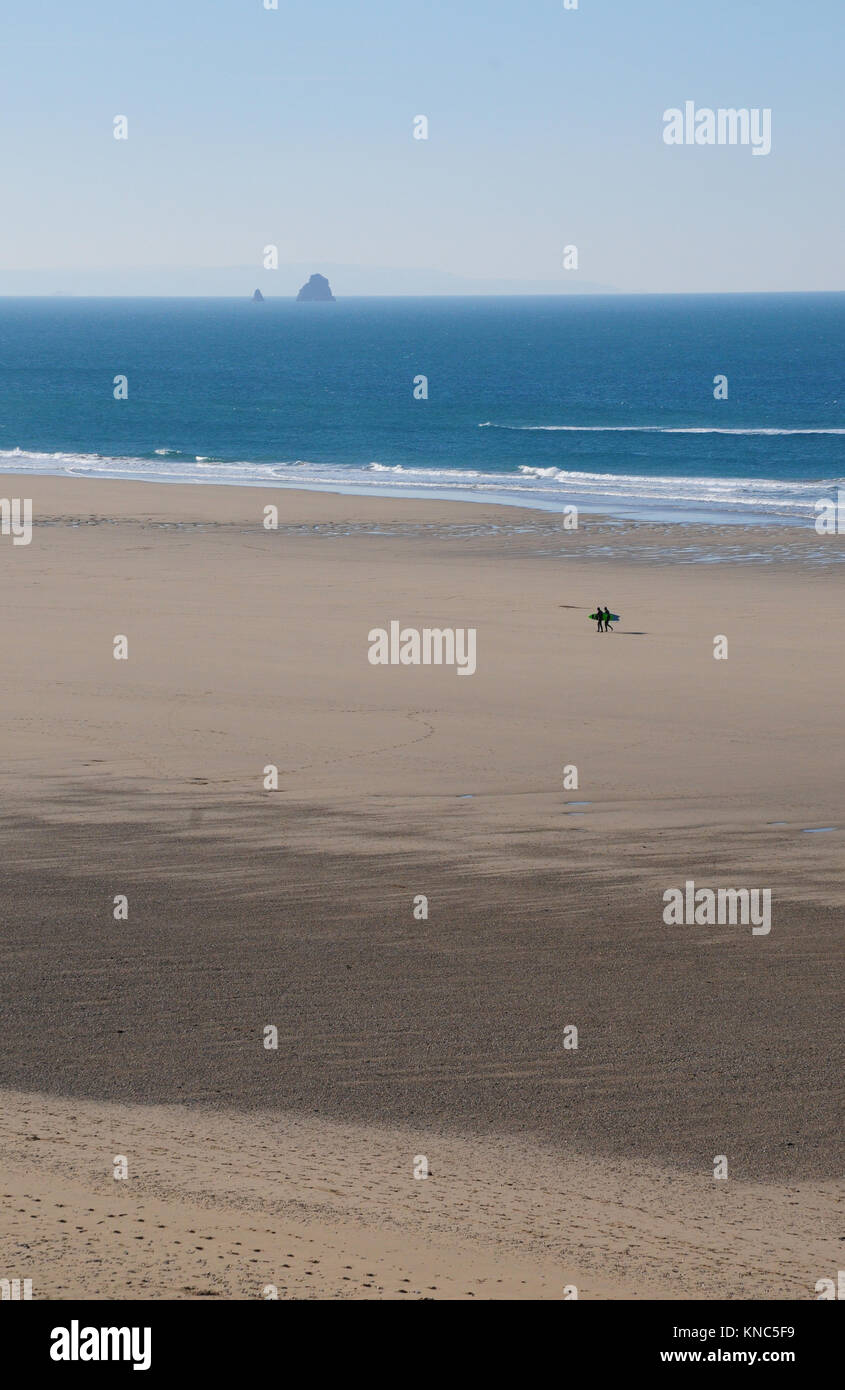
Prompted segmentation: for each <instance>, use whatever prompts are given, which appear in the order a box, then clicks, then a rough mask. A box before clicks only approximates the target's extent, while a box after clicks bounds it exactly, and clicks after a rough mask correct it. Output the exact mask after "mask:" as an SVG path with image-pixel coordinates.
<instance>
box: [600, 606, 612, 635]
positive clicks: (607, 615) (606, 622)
mask: <svg viewBox="0 0 845 1390" xmlns="http://www.w3.org/2000/svg"><path fill="white" fill-rule="evenodd" d="M599 613H601V609H599ZM604 630H605V632H612V631H613V628H612V627H611V626H610V609H609V608H605V610H604Z"/></svg>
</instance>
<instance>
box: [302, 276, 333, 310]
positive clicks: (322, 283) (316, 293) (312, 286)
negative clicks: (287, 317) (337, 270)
mask: <svg viewBox="0 0 845 1390" xmlns="http://www.w3.org/2000/svg"><path fill="white" fill-rule="evenodd" d="M296 298H297V300H298V301H300V300H301V301H305V300H322V301H323V302H324V303H329V302H330V303H332V304H334V302H335V297H334V295H333V294H332V287H331V285H330V284H329V282H328V280H327V279H326V277H325V275H312V276H311V279H310V280H309V281H308V284H307V285H303V286H302V289H301V290H300V291H299V294H298V295H297V296H296Z"/></svg>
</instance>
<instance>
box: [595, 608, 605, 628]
mask: <svg viewBox="0 0 845 1390" xmlns="http://www.w3.org/2000/svg"><path fill="white" fill-rule="evenodd" d="M596 617H597V618H598V623H599V625H598V627H597V628H596V632H604V628H603V627H602V622H603V621H604V613H603V612H602V607H601V604H600V603H597V604H596Z"/></svg>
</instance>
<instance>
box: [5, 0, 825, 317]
mask: <svg viewBox="0 0 845 1390" xmlns="http://www.w3.org/2000/svg"><path fill="white" fill-rule="evenodd" d="M266 3H272V0H132V2H130V0H71V3H67V0H39V3H38V4H37V5H33V3H32V0H3V24H2V28H3V42H2V45H0V122H2V132H3V134H2V150H3V156H2V166H0V167H2V193H3V216H2V217H1V218H0V293H3V294H13V293H43V294H52V293H56V292H63V293H70V294H74V293H76V294H79V293H87V294H92V293H108V294H115V293H116V294H120V293H126V294H134V293H140V294H143V293H175V294H179V293H187V294H198V293H199V294H201V293H209V294H215V293H224V294H240V293H251V292H252V290H253V289H254V288H255V287H256V286H260V287H261V288H262V290H263V292H264V293H265V294H270V295H273V294H284V295H286V294H291V293H295V291H296V289H297V288H298V286H299V284H301V283H302V281H303V280H304V279H307V277H308V275H309V274H310V273H311V272H312V271H320V272H322V273H325V274H328V275H329V276H330V278H331V280H332V285H333V288H334V290H335V293H336V294H338V295H342V294H344V293H347V294H379V293H396V294H399V293H442V292H450V291H451V292H453V293H467V292H474V291H477V292H497V291H500V292H508V291H521V292H526V291H530V290H532V289H533V290H538V291H541V292H555V291H571V290H579V289H580V290H585V289H586V290H589V289H590V288H600V287H605V288H609V289H615V290H621V291H624V292H634V293H642V292H671V293H675V292H712V291H746V292H747V291H762V290H842V289H843V288H845V273H843V228H844V227H845V179H843V151H845V115H844V114H843V99H842V72H843V67H845V42H844V41H843V40H845V2H844V0H795V2H794V3H793V2H792V0H709V3H695V0H643V2H642V3H638V0H578V8H577V10H571V9H565V8H564V3H563V0H512V3H505V0H417V3H410V2H409V0H347V3H341V0H298V3H293V0H278V8H277V9H275V10H273V9H267V8H265V4H266ZM570 3H571V0H570ZM686 101H692V102H694V103H695V105H696V107H697V108H702V107H710V108H712V109H716V108H718V107H737V108H738V107H746V108H749V109H750V108H754V107H757V108H761V109H762V108H769V109H770V110H771V113H772V115H771V121H772V149H771V153H770V154H768V155H765V156H755V155H754V154H753V153H752V151H751V149H750V148H749V147H748V146H745V147H743V146H724V145H723V146H703V147H699V146H687V145H682V146H669V145H667V144H665V143H664V140H663V129H664V122H663V113H664V111H666V110H667V109H669V108H673V107H678V108H682V107H683V106H684V103H685V102H686ZM118 115H123V116H125V117H126V118H127V122H128V139H126V140H115V138H114V119H115V117H116V116H118ZM419 115H424V116H425V117H426V118H427V120H428V139H427V140H417V139H414V138H413V129H414V119H415V117H417V116H419ZM268 245H275V246H277V247H278V258H279V268H278V270H275V271H274V270H265V269H264V266H263V255H264V248H265V246H268ZM565 246H576V247H577V248H578V269H577V270H572V269H570V270H566V269H564V267H563V250H564V247H565Z"/></svg>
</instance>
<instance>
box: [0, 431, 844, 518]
mask: <svg viewBox="0 0 845 1390" xmlns="http://www.w3.org/2000/svg"><path fill="white" fill-rule="evenodd" d="M716 432H717V433H718V432H719V431H716ZM799 433H800V431H799ZM810 433H813V431H810ZM843 433H845V431H844V432H843ZM67 452H68V451H65V452H64V453H63V455H62V456H66V454H67ZM168 452H170V451H167V450H163V451H162V453H168ZM26 453H27V451H21V450H19V449H18V450H14V451H0V457H6V458H10V457H12V456H14V455H17V454H22V455H24V456H26ZM33 456H35V457H40V456H41V455H39V454H37V453H36V454H34V455H33ZM71 456H72V455H71ZM78 457H79V462H78V463H76V464H69V465H68V466H67V467H66V468H64V469H62V470H60V471H59V470H54V469H44V470H39V469H33V470H26V471H24V472H23V473H21V472H19V471H17V470H16V469H15V467H14V466H13V465H11V464H10V466H9V467H5V466H0V476H6V477H11V478H45V479H47V478H50V479H55V480H57V481H74V482H92V483H99V482H125V483H135V484H143V485H145V486H150V485H152V486H157V485H162V486H166V487H192V488H206V487H225V488H230V487H233V488H248V489H253V490H254V489H256V488H266V489H268V490H269V491H272V492H276V493H285V492H300V491H301V492H313V493H318V494H321V495H322V494H328V495H336V496H341V497H344V496H346V497H361V498H367V497H371V498H374V499H376V500H379V499H384V500H396V501H428V502H434V503H455V504H459V505H462V506H463V505H472V506H487V507H490V506H493V507H506V508H508V509H516V510H517V511H534V512H539V513H542V514H552V515H555V514H557V515H562V514H563V513H564V512H565V510H566V508H567V507H573V506H574V507H576V508H577V509H578V512H579V515H583V516H584V517H585V518H588V519H593V520H596V519H600V520H614V521H616V522H617V523H619V524H625V523H627V524H630V525H637V524H641V525H646V526H649V525H654V526H666V525H670V526H719V527H725V526H729V527H737V528H745V527H751V528H760V527H763V528H765V527H772V528H784V529H788V530H792V529H807V530H809V529H811V528H812V526H813V520H814V519H813V518H812V517H811V516H810V515H809V513H808V514H807V515H806V516H801V515H794V514H793V515H790V514H788V513H781V512H778V511H766V510H763V509H759V508H758V510H757V511H756V512H755V511H754V510H753V509H752V508H753V506H754V504H747V507H748V510H747V511H746V513H745V514H743V512H742V504H741V503H739V502H733V503H729V504H725V503H719V502H715V501H712V500H710V501H707V500H704V499H702V498H695V497H691V498H689V499H686V500H683V499H682V498H680V497H679V498H673V499H671V500H669V499H668V498H667V496H666V495H665V494H664V495H659V494H658V495H657V496H656V497H654V498H651V499H649V498H648V497H646V496H641V495H635V496H633V497H631V498H626V497H625V495H624V493H623V494H618V495H607V494H606V493H602V492H601V491H600V490H597V491H596V492H591V491H590V490H589V489H586V490H584V489H583V486H582V490H581V491H579V490H578V489H577V488H576V487H575V486H572V485H571V486H570V488H569V489H568V490H567V492H566V493H560V494H556V495H554V496H551V495H550V494H549V493H544V492H543V491H542V490H541V489H537V490H536V491H534V490H533V489H525V490H524V492H523V494H522V495H520V493H519V491H518V489H517V481H518V475H513V474H502V475H501V476H499V475H495V474H490V475H485V476H486V477H487V478H488V481H486V482H484V483H483V484H476V487H475V488H473V486H472V485H471V484H469V482H468V480H469V479H470V478H472V477H478V476H480V475H479V474H478V473H477V472H474V471H472V470H470V471H468V473H467V475H466V476H467V486H461V485H460V483H459V482H458V481H457V476H459V474H458V470H446V472H454V473H455V474H456V481H455V483H454V485H451V486H447V485H446V484H443V483H427V484H423V483H421V482H417V483H414V482H413V481H403V482H396V483H388V481H387V480H386V478H383V480H382V481H381V482H379V483H374V482H371V481H370V480H369V477H367V478H366V480H365V479H364V478H362V477H361V476H360V475H361V474H369V473H370V470H371V469H373V468H375V467H376V465H374V464H370V465H368V466H367V467H366V468H357V469H353V468H350V469H349V470H348V471H349V475H350V477H351V478H352V479H353V481H349V482H347V481H345V479H344V477H340V478H326V479H317V480H314V481H308V480H307V478H306V477H292V478H287V477H282V476H280V474H279V472H278V470H279V469H291V470H295V469H296V468H298V467H300V466H301V467H304V468H307V467H317V468H324V469H326V470H329V471H330V469H331V466H330V465H327V464H319V465H309V464H305V463H303V464H301V465H300V464H285V463H274V464H269V463H258V464H244V463H238V462H234V463H223V462H215V463H212V462H211V461H208V460H205V461H203V462H202V463H201V464H200V466H203V464H204V466H205V467H206V468H210V467H215V468H219V469H221V470H222V469H225V468H232V469H243V468H245V467H252V468H256V469H266V470H268V475H267V476H266V477H263V478H262V477H257V478H243V477H240V476H236V477H231V478H226V477H215V478H213V479H210V478H205V477H203V476H197V477H190V476H184V475H183V476H171V475H166V474H162V473H160V472H156V471H155V469H154V467H152V466H151V467H150V469H149V470H148V473H147V475H146V476H145V474H144V470H143V468H141V469H135V470H134V471H133V472H132V473H131V474H122V472H121V468H120V462H121V460H120V459H117V458H116V459H114V460H113V462H114V464H115V468H114V469H113V470H111V471H109V472H96V471H95V472H91V471H85V462H84V456H78ZM94 457H97V456H94ZM134 462H136V463H142V464H143V463H144V462H149V463H150V465H152V463H153V461H152V460H148V461H145V460H140V459H138V460H134ZM378 467H379V469H380V472H381V473H382V474H389V473H395V472H397V471H398V472H400V473H401V472H402V471H407V472H408V473H409V474H411V473H414V472H421V473H425V472H426V470H424V469H422V470H414V469H408V470H403V468H402V467H400V466H396V467H392V466H389V465H385V466H383V467H382V466H381V465H378ZM74 468H79V470H80V471H79V472H76V473H74V472H73V469H74ZM541 471H542V470H541ZM434 472H435V473H436V472H437V470H434ZM577 476H578V475H577V474H574V475H573V478H574V477H577ZM614 476H615V475H607V480H608V481H610V480H611V479H612V478H613V477H614ZM356 479H357V480H356ZM509 479H511V480H512V481H511V482H510V483H509V481H508V480H509ZM595 479H596V484H597V485H599V484H600V483H601V480H602V475H599V474H596V475H595ZM641 481H642V482H643V483H645V482H651V483H658V482H663V483H665V484H666V485H667V487H669V488H670V489H671V487H672V486H675V487H677V488H678V489H681V488H683V487H684V486H685V485H688V484H690V483H693V484H695V485H703V484H704V483H706V482H708V481H710V482H711V483H712V484H714V485H717V486H723V485H725V484H728V483H735V484H751V483H752V480H751V479H749V478H743V477H737V478H722V479H707V478H701V479H696V478H694V477H678V478H673V477H665V478H664V477H653V478H652V477H650V476H649V475H643V476H642V478H641ZM755 485H757V486H768V487H772V486H775V487H779V486H782V485H783V484H781V483H779V482H778V481H777V480H773V479H761V480H757V482H756V484H755ZM794 486H795V487H796V488H799V489H811V491H812V493H813V495H814V500H815V501H818V500H820V498H815V494H816V493H817V492H818V493H819V494H820V495H821V494H823V495H824V496H828V494H830V493H836V492H837V490H838V487H837V486H834V484H833V482H832V480H831V479H823V478H820V479H804V480H801V481H796V482H795V484H794ZM509 487H510V488H511V489H513V490H512V491H509V490H508V488H509ZM523 488H524V482H523ZM793 505H795V504H793ZM802 505H804V506H807V505H809V504H808V503H807V502H805V503H803V504H802Z"/></svg>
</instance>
